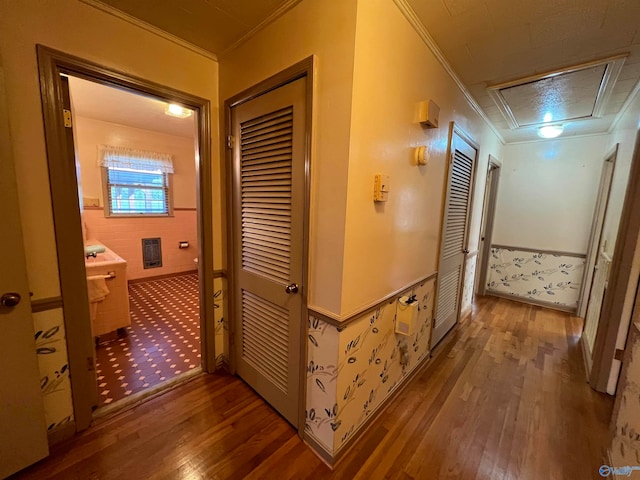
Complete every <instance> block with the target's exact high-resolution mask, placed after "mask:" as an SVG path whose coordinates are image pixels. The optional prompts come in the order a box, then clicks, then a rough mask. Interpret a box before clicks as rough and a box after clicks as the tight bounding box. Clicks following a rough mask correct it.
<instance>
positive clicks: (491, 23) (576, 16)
mask: <svg viewBox="0 0 640 480" xmlns="http://www.w3.org/2000/svg"><path fill="white" fill-rule="evenodd" d="M406 1H407V3H408V4H409V5H410V6H411V7H412V8H413V10H414V11H415V13H416V15H417V16H418V18H419V19H420V21H421V22H422V23H423V25H424V26H425V28H426V30H427V31H428V32H429V34H430V35H431V37H432V38H433V40H434V41H435V43H436V44H437V46H438V48H439V49H440V51H441V52H442V53H443V55H444V57H445V58H446V59H447V61H448V63H449V64H450V65H451V67H452V68H453V70H454V71H455V72H456V74H457V76H458V77H459V79H460V80H461V81H462V83H463V84H464V85H465V87H466V88H467V90H468V91H469V92H470V93H471V95H472V96H473V98H474V99H475V100H476V102H477V103H478V104H479V105H480V107H481V108H482V110H483V111H484V112H485V113H486V115H487V117H488V118H489V120H490V121H491V123H492V124H493V125H494V126H495V127H496V129H497V130H498V131H499V132H500V134H501V135H502V136H503V138H504V139H505V141H506V142H516V141H524V140H533V139H537V138H538V137H537V134H536V128H535V127H521V128H516V129H512V128H510V126H509V124H508V122H507V120H506V119H505V117H504V116H503V114H502V113H501V111H500V109H499V108H498V106H497V105H496V103H495V102H494V100H493V99H492V97H491V95H490V94H489V92H488V91H487V87H490V86H494V85H498V84H502V83H506V82H511V81H513V80H518V79H522V78H526V77H531V76H535V75H538V74H542V73H545V72H549V71H553V70H558V69H564V68H567V67H572V66H575V65H579V64H584V63H586V62H591V61H593V60H600V59H604V58H607V57H611V56H613V55H617V54H625V53H628V54H629V55H628V57H626V60H625V62H624V64H623V66H622V69H621V71H620V74H619V76H618V79H617V82H615V85H614V86H613V89H612V91H611V95H610V97H609V101H608V102H607V104H606V105H604V108H603V112H602V116H601V117H599V118H591V119H587V120H577V121H574V122H571V121H570V122H568V123H566V124H565V132H564V134H563V135H564V136H566V135H584V134H592V133H603V132H607V131H608V129H609V127H610V126H611V123H612V122H613V120H614V119H615V117H616V115H617V114H618V113H619V112H620V109H621V108H622V106H623V105H624V103H625V101H626V100H627V98H628V97H629V94H630V93H631V92H632V91H633V89H634V88H635V87H636V85H637V83H638V79H639V78H640V1H638V0H535V1H532V0H406ZM548 83H553V82H548ZM579 89H580V85H578V86H575V85H574V84H572V85H571V86H570V87H569V88H568V89H567V93H569V94H570V93H571V92H572V91H573V92H575V91H576V90H579ZM524 93H525V92H522V95H524ZM539 94H540V96H543V95H544V91H540V92H539ZM520 95H521V94H519V93H515V92H514V96H515V97H516V98H514V99H513V101H514V102H515V103H516V104H518V103H520V104H523V103H524V104H526V100H524V99H523V98H524V97H520ZM519 98H520V99H519ZM563 100H564V101H563ZM574 100H575V99H574ZM556 101H558V100H557V99H556ZM560 101H563V104H568V102H570V101H571V99H570V98H567V97H564V98H562V96H561V100H560ZM558 109H564V108H563V107H562V106H561V105H558Z"/></svg>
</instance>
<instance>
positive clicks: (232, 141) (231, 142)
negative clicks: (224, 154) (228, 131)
mask: <svg viewBox="0 0 640 480" xmlns="http://www.w3.org/2000/svg"><path fill="white" fill-rule="evenodd" d="M235 146H236V137H234V136H233V135H227V148H231V149H233V148H234V147H235Z"/></svg>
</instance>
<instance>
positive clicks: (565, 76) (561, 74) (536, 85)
mask: <svg viewBox="0 0 640 480" xmlns="http://www.w3.org/2000/svg"><path fill="white" fill-rule="evenodd" d="M624 60H625V55H619V56H616V57H612V58H609V59H605V60H600V61H595V62H591V63H588V64H584V65H577V66H572V67H567V68H565V69H562V70H556V71H553V72H548V73H543V74H539V75H535V76H532V77H527V78H524V79H522V80H515V81H511V82H508V83H504V84H501V85H495V86H492V87H489V88H488V89H487V92H488V93H489V95H490V96H491V97H492V98H493V100H494V102H495V104H496V106H497V107H498V109H499V110H500V113H502V115H503V117H504V118H505V120H506V121H507V123H508V124H509V126H510V128H511V129H517V128H526V127H531V126H536V125H542V124H549V123H563V122H571V121H578V120H579V121H582V120H588V119H592V118H598V117H601V116H602V115H603V113H604V112H605V111H606V108H607V103H608V99H609V97H610V96H611V92H612V90H613V87H614V85H615V83H616V80H617V78H618V75H619V74H620V70H621V69H622V65H623V63H624Z"/></svg>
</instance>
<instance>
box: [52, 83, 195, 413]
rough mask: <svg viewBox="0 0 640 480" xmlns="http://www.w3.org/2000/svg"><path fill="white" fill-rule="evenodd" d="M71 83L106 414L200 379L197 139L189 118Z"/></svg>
mask: <svg viewBox="0 0 640 480" xmlns="http://www.w3.org/2000/svg"><path fill="white" fill-rule="evenodd" d="M62 82H63V86H65V84H68V88H69V97H70V103H71V112H72V113H71V116H72V119H73V121H72V129H73V137H74V147H75V148H74V150H75V154H76V172H77V173H76V176H77V182H78V198H79V203H80V216H81V221H82V232H83V238H82V241H83V245H84V247H85V268H86V273H87V289H88V294H89V312H90V322H91V326H92V335H93V338H94V339H95V347H96V349H95V361H96V366H95V368H96V380H97V382H96V383H97V395H96V396H95V403H96V405H95V406H96V408H97V410H96V412H97V414H100V413H101V412H102V411H103V409H104V408H105V407H110V406H111V405H116V406H118V405H120V404H121V403H123V402H124V401H126V400H127V399H129V398H139V397H140V396H141V395H145V394H146V393H147V392H148V391H155V390H156V389H157V388H159V387H162V386H163V385H165V384H170V383H172V382H175V381H176V380H180V379H183V378H185V377H189V376H191V375H194V374H197V373H199V372H200V371H201V368H200V363H201V352H200V318H199V296H198V263H197V262H198V257H197V255H198V253H197V252H198V234H197V230H198V229H197V205H196V190H197V189H196V186H197V182H196V155H195V148H196V144H197V132H196V125H195V122H194V115H193V114H194V112H193V110H191V109H188V108H183V107H181V106H179V105H177V104H171V103H168V102H166V101H163V100H160V99H158V98H154V97H150V96H147V95H141V94H137V93H132V92H127V91H123V90H120V89H116V88H114V87H111V86H107V85H102V84H99V83H96V82H92V81H89V80H84V79H82V78H78V77H75V76H72V75H68V76H63V78H62ZM65 87H66V86H65Z"/></svg>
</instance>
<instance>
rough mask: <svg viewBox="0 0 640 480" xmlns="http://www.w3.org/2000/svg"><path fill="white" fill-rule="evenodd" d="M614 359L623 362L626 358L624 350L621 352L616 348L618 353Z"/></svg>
mask: <svg viewBox="0 0 640 480" xmlns="http://www.w3.org/2000/svg"><path fill="white" fill-rule="evenodd" d="M613 358H615V359H616V360H618V361H619V362H622V359H623V358H624V350H620V349H619V348H616V353H615V355H614V357H613Z"/></svg>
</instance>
